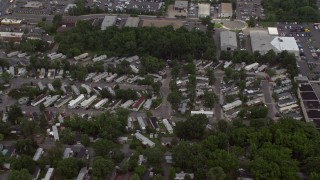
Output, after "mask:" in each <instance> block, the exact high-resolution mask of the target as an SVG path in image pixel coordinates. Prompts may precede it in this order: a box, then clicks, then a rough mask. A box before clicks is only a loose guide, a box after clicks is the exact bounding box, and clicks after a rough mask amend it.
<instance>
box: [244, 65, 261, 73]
mask: <svg viewBox="0 0 320 180" xmlns="http://www.w3.org/2000/svg"><path fill="white" fill-rule="evenodd" d="M258 67H259V63H253V64H249V65H248V66H245V67H244V69H245V70H246V71H251V70H256V69H257V68H258Z"/></svg>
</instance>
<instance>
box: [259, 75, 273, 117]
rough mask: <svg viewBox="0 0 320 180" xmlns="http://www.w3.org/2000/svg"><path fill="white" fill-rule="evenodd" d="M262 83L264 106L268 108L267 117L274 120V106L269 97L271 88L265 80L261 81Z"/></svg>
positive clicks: (270, 96)
mask: <svg viewBox="0 0 320 180" xmlns="http://www.w3.org/2000/svg"><path fill="white" fill-rule="evenodd" d="M261 82H262V91H263V93H264V98H265V104H266V105H267V106H268V117H270V118H271V119H275V109H274V108H275V106H274V105H275V104H274V102H273V99H272V95H271V86H270V83H269V82H268V81H267V80H263V81H261Z"/></svg>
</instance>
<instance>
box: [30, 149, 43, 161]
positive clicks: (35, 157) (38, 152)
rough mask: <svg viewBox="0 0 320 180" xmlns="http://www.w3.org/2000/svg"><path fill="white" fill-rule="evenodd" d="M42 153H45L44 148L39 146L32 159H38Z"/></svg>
mask: <svg viewBox="0 0 320 180" xmlns="http://www.w3.org/2000/svg"><path fill="white" fill-rule="evenodd" d="M42 154H43V149H42V148H38V149H37V151H36V153H35V154H34V156H33V158H32V159H33V160H34V161H38V160H39V159H40V157H41V155H42Z"/></svg>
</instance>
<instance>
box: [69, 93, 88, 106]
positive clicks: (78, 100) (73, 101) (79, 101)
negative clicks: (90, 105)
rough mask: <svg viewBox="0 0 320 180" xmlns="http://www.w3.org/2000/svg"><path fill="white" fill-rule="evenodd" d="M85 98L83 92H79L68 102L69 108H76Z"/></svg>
mask: <svg viewBox="0 0 320 180" xmlns="http://www.w3.org/2000/svg"><path fill="white" fill-rule="evenodd" d="M84 99H85V97H84V95H83V94H80V95H79V96H78V97H77V98H76V99H74V100H71V101H70V102H69V104H68V107H69V108H70V109H74V108H76V107H77V106H78V105H79V104H80V103H81V102H82V101H83V100H84Z"/></svg>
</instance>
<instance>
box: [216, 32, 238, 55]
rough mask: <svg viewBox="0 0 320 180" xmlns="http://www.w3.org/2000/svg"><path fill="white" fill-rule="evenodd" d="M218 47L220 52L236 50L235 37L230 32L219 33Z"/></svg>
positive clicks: (234, 34) (233, 33)
mask: <svg viewBox="0 0 320 180" xmlns="http://www.w3.org/2000/svg"><path fill="white" fill-rule="evenodd" d="M220 47H221V50H222V51H233V50H236V49H237V48H238V43H237V35H236V33H235V32H232V31H223V32H220Z"/></svg>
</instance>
